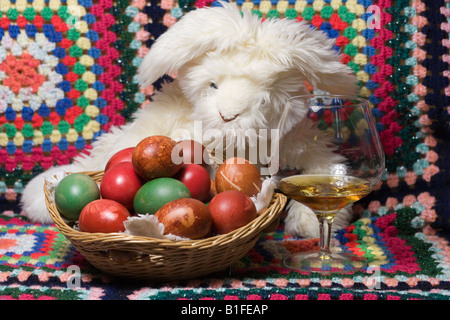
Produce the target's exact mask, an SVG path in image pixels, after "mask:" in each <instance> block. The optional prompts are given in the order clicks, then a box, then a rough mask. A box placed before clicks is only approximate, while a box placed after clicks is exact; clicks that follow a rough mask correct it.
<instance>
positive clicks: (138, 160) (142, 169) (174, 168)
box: [131, 135, 182, 180]
mask: <svg viewBox="0 0 450 320" xmlns="http://www.w3.org/2000/svg"><path fill="white" fill-rule="evenodd" d="M175 145H176V142H175V141H174V140H172V139H171V138H169V137H166V136H158V135H156V136H150V137H147V138H145V139H143V140H141V141H140V142H139V143H138V144H137V145H136V147H135V148H134V151H133V154H132V157H131V160H132V163H133V166H134V169H135V170H136V172H137V174H138V175H140V176H141V177H143V178H145V179H147V180H151V179H156V178H161V177H172V176H174V175H175V174H176V173H177V172H178V170H180V168H181V166H182V163H174V161H172V150H173V148H174V147H175Z"/></svg>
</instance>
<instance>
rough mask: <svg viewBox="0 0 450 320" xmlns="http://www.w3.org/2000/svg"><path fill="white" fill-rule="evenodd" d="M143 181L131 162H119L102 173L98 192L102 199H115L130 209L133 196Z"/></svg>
mask: <svg viewBox="0 0 450 320" xmlns="http://www.w3.org/2000/svg"><path fill="white" fill-rule="evenodd" d="M143 183H144V181H143V179H142V178H141V177H140V176H138V174H137V173H136V171H135V170H134V167H133V164H132V163H131V162H120V163H118V164H116V165H115V166H113V167H111V168H110V169H109V170H108V171H106V172H105V174H104V175H103V178H102V183H101V184H100V193H101V195H102V197H103V198H104V199H111V200H115V201H117V202H119V203H121V204H122V205H124V206H125V207H126V208H127V209H128V210H132V209H133V200H134V196H135V195H136V193H137V192H138V190H139V189H140V188H141V186H142V185H143Z"/></svg>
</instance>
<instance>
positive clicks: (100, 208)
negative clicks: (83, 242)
mask: <svg viewBox="0 0 450 320" xmlns="http://www.w3.org/2000/svg"><path fill="white" fill-rule="evenodd" d="M130 216H131V215H130V213H129V212H128V210H127V209H126V208H125V207H124V206H123V205H121V204H120V203H118V202H117V201H114V200H110V199H98V200H94V201H92V202H90V203H88V204H87V205H86V206H85V207H84V208H83V210H82V211H81V213H80V219H79V220H78V227H79V228H80V231H83V232H104V233H110V232H121V231H125V226H124V224H123V222H124V221H125V220H127V219H128V217H130Z"/></svg>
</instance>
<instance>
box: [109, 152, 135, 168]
mask: <svg viewBox="0 0 450 320" xmlns="http://www.w3.org/2000/svg"><path fill="white" fill-rule="evenodd" d="M133 150H134V147H131V148H125V149H122V150H120V151H118V152H116V153H115V154H114V155H113V156H112V157H111V158H109V160H108V162H107V163H106V166H105V172H106V171H108V169H109V168H111V167H112V166H114V165H116V164H118V163H120V162H131V155H132V154H133Z"/></svg>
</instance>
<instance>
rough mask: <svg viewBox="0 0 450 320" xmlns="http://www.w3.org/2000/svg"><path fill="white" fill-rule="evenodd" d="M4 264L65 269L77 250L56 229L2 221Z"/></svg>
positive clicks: (0, 253)
mask: <svg viewBox="0 0 450 320" xmlns="http://www.w3.org/2000/svg"><path fill="white" fill-rule="evenodd" d="M0 222H1V223H0V257H1V258H0V265H17V266H21V265H24V266H33V267H36V268H39V267H44V266H45V267H50V266H51V267H52V268H57V269H59V268H63V267H67V265H69V262H70V259H71V257H72V256H73V254H74V248H73V247H72V246H71V245H70V243H69V242H68V241H67V239H66V238H65V237H64V236H63V235H62V234H61V233H60V232H59V230H58V229H56V228H55V227H50V226H45V225H43V226H39V225H35V224H30V223H26V222H23V221H20V220H18V219H16V218H14V219H12V220H9V221H0Z"/></svg>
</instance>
